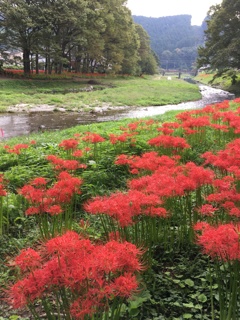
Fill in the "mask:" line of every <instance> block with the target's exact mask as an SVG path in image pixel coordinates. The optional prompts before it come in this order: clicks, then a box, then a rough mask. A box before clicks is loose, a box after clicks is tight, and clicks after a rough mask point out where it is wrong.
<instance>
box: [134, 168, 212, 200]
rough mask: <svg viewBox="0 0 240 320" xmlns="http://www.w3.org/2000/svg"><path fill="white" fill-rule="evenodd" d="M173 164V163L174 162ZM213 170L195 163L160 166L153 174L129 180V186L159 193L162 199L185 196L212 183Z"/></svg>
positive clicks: (148, 192) (151, 192) (145, 191)
mask: <svg viewBox="0 0 240 320" xmlns="http://www.w3.org/2000/svg"><path fill="white" fill-rule="evenodd" d="M172 164H173V163H172ZM213 176H214V175H213V172H212V171H211V170H206V169H204V168H202V167H199V166H196V165H195V164H194V163H191V162H190V163H187V164H186V165H172V166H171V167H167V166H164V165H163V166H159V167H158V168H157V170H156V171H155V172H154V173H153V174H152V175H151V176H143V177H141V178H138V179H133V180H131V181H130V182H129V188H131V189H134V190H138V191H141V192H144V193H147V194H155V195H158V196H159V197H160V198H161V199H162V200H164V199H166V198H169V197H174V196H183V195H184V194H185V193H186V192H190V191H194V190H196V189H197V188H200V187H201V186H203V185H208V184H211V183H212V181H213Z"/></svg>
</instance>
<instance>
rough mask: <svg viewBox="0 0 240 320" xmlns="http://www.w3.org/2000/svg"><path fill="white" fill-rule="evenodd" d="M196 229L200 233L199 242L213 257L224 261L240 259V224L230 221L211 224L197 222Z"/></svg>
mask: <svg viewBox="0 0 240 320" xmlns="http://www.w3.org/2000/svg"><path fill="white" fill-rule="evenodd" d="M194 229H195V230H196V231H197V232H200V234H199V235H198V236H197V243H198V244H199V245H200V246H202V248H203V252H204V253H205V254H207V255H209V256H210V257H212V258H213V259H217V260H223V261H234V260H238V261H240V242H239V235H240V225H239V223H238V224H233V223H228V224H221V225H219V226H216V227H215V226H211V225H209V224H208V223H204V224H203V223H201V222H200V223H197V224H196V225H195V226H194Z"/></svg>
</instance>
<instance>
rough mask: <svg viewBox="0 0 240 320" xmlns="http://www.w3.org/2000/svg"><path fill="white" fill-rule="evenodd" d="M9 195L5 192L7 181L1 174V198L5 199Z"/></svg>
mask: <svg viewBox="0 0 240 320" xmlns="http://www.w3.org/2000/svg"><path fill="white" fill-rule="evenodd" d="M6 195H7V192H6V190H5V181H4V176H3V174H0V196H1V197H4V196H6Z"/></svg>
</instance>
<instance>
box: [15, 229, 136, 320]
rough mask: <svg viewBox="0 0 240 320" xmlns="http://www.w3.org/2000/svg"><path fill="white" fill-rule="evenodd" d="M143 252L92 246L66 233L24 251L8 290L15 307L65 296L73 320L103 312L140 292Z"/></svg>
mask: <svg viewBox="0 0 240 320" xmlns="http://www.w3.org/2000/svg"><path fill="white" fill-rule="evenodd" d="M140 256H141V252H140V250H139V249H137V248H136V246H135V245H133V244H131V243H128V242H122V243H120V242H117V241H110V242H107V243H106V244H98V245H96V244H93V243H91V242H90V240H88V239H84V238H81V236H79V235H78V234H77V233H75V232H73V231H68V232H67V233H66V234H64V235H62V236H58V237H55V238H54V239H51V240H49V241H47V242H46V243H45V244H44V245H42V246H41V248H39V250H37V251H36V250H33V249H27V250H23V251H22V252H21V253H20V255H19V256H18V257H17V258H16V259H15V264H16V265H17V266H19V268H20V270H21V273H22V279H21V280H19V281H17V282H16V283H15V284H14V285H13V286H12V287H11V289H10V299H11V300H12V304H13V306H14V307H15V308H21V307H24V306H26V305H27V304H29V303H34V302H35V301H36V300H38V299H42V300H44V299H47V298H51V297H52V296H54V295H55V294H56V295H61V292H63V291H64V292H65V294H67V295H68V297H69V304H68V306H67V308H68V309H69V310H62V311H64V312H66V313H68V312H69V313H70V314H71V316H72V317H73V318H74V319H85V316H86V315H93V314H95V313H98V312H100V310H102V311H107V309H108V301H110V300H113V298H116V297H125V298H126V297H129V296H130V295H131V294H132V293H133V292H134V291H136V290H137V288H138V281H137V278H136V272H139V271H140V270H142V265H141V263H140V260H139V259H140Z"/></svg>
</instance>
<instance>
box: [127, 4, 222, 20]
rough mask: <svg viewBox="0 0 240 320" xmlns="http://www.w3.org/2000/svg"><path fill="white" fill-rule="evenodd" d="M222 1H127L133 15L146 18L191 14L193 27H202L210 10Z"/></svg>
mask: <svg viewBox="0 0 240 320" xmlns="http://www.w3.org/2000/svg"><path fill="white" fill-rule="evenodd" d="M219 3H222V0H127V7H128V8H129V9H130V10H131V11H132V15H136V16H144V17H154V18H159V17H166V16H175V15H179V14H190V15H191V16H192V25H201V24H202V22H203V20H204V18H205V17H206V15H207V12H208V9H209V8H210V7H211V6H212V5H215V4H219Z"/></svg>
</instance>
